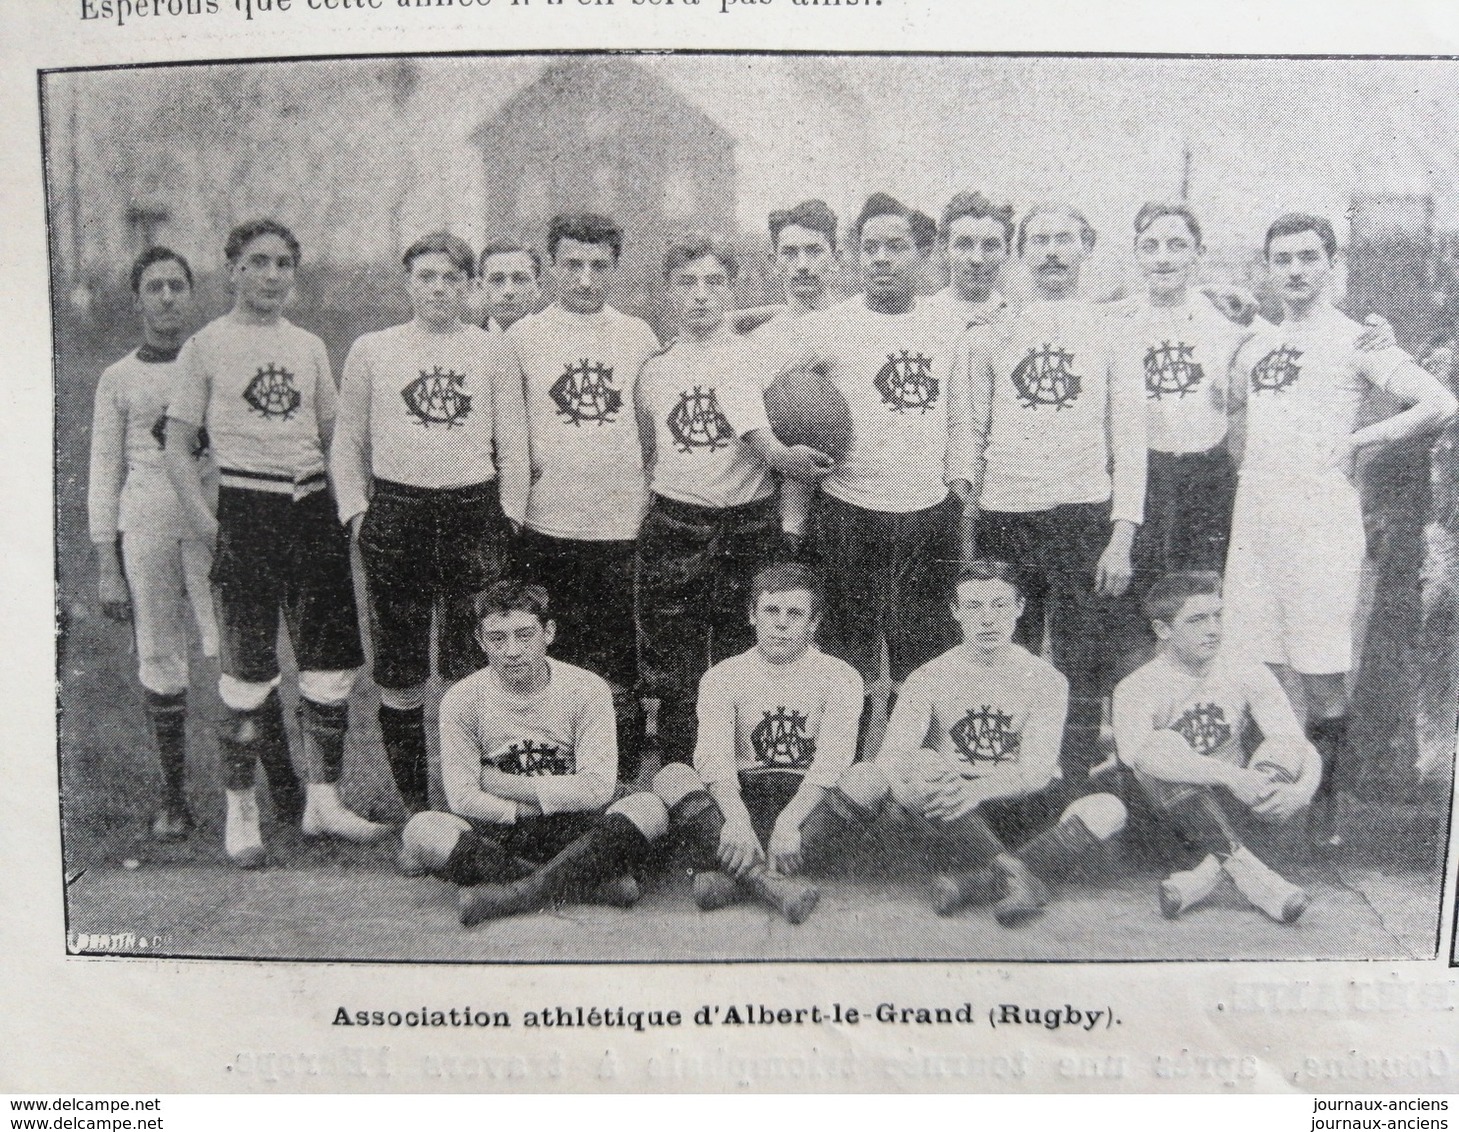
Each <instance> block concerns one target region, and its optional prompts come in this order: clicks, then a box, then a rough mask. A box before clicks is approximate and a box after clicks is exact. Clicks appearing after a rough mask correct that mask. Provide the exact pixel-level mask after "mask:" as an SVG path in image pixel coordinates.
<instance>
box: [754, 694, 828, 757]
mask: <svg viewBox="0 0 1459 1132" xmlns="http://www.w3.org/2000/svg"><path fill="white" fill-rule="evenodd" d="M805 732H806V717H805V713H804V712H799V711H786V710H785V708H783V707H777V708H776V709H775V710H774V711H773V712H771V711H767V712H765V718H764V719H762V720H761V721H760V722H759V723H757V724H755V730H753V731H751V732H750V746H752V747H754V748H755V761H756V762H758V763H759V764H760V765H761V766H768V767H775V768H776V769H778V770H804V769H805V768H806V767H808V766H810V765H811V759H813V758H814V757H815V754H816V741H815V739H813V738H811V737H810V736H809V735H807V734H806V733H805Z"/></svg>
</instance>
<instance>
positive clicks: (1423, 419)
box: [1349, 364, 1456, 449]
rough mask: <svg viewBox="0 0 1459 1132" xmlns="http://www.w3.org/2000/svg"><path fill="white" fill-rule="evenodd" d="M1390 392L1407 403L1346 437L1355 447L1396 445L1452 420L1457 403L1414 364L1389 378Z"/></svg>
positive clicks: (1422, 369)
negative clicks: (1389, 414)
mask: <svg viewBox="0 0 1459 1132" xmlns="http://www.w3.org/2000/svg"><path fill="white" fill-rule="evenodd" d="M1388 389H1389V392H1391V393H1393V394H1394V395H1395V396H1396V397H1398V398H1399V400H1401V401H1403V402H1404V403H1405V404H1407V405H1408V408H1406V409H1404V410H1403V412H1401V413H1398V414H1396V415H1395V416H1391V417H1389V418H1388V419H1387V420H1382V421H1378V422H1376V423H1374V424H1370V425H1368V426H1367V427H1366V428H1360V429H1358V431H1357V432H1355V433H1353V434H1352V436H1351V437H1350V438H1349V442H1350V443H1351V444H1352V446H1353V447H1354V448H1355V449H1358V448H1368V447H1372V446H1375V445H1389V444H1396V443H1397V442H1398V441H1400V440H1406V439H1408V438H1409V437H1410V436H1417V435H1418V434H1420V433H1423V432H1427V431H1429V430H1430V429H1437V428H1438V427H1439V426H1440V425H1443V424H1445V423H1446V422H1448V421H1449V420H1452V419H1453V417H1454V413H1455V408H1456V402H1455V399H1454V395H1453V394H1452V393H1450V392H1449V391H1448V390H1447V389H1445V388H1444V387H1443V385H1441V384H1440V383H1439V381H1438V379H1437V378H1436V377H1434V376H1433V374H1431V373H1429V372H1428V371H1427V370H1425V369H1424V368H1422V367H1421V366H1418V365H1415V364H1408V365H1404V366H1403V367H1402V368H1401V369H1400V370H1399V371H1398V372H1397V373H1395V374H1394V375H1393V377H1392V378H1391V379H1390V380H1389V384H1388Z"/></svg>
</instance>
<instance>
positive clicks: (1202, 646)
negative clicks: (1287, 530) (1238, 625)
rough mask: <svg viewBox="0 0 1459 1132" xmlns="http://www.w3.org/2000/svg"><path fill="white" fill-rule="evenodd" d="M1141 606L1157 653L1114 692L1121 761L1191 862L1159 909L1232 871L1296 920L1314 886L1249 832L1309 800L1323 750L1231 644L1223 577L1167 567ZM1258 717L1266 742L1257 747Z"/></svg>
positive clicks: (1270, 679) (1248, 893)
mask: <svg viewBox="0 0 1459 1132" xmlns="http://www.w3.org/2000/svg"><path fill="white" fill-rule="evenodd" d="M1144 607H1145V613H1146V615H1147V616H1148V617H1149V619H1150V624H1151V627H1152V628H1153V629H1154V631H1155V636H1156V637H1157V638H1158V640H1159V642H1160V646H1159V653H1158V654H1157V655H1156V657H1155V659H1153V660H1151V661H1150V662H1149V663H1148V664H1146V665H1145V666H1144V667H1143V668H1140V669H1139V670H1137V671H1136V672H1134V673H1132V674H1131V675H1129V676H1127V677H1126V678H1125V679H1124V680H1122V681H1121V682H1120V685H1119V687H1118V688H1117V689H1115V698H1114V728H1115V743H1116V747H1117V749H1118V751H1119V756H1120V759H1121V760H1122V761H1123V762H1124V763H1125V764H1126V765H1128V766H1130V767H1132V768H1133V769H1134V771H1135V775H1136V777H1137V778H1138V779H1139V780H1140V783H1141V785H1142V786H1143V787H1144V789H1145V791H1146V793H1147V794H1148V795H1149V796H1150V799H1151V801H1152V802H1153V803H1154V805H1155V809H1156V813H1157V814H1158V815H1160V816H1161V817H1162V818H1163V819H1164V820H1166V821H1167V822H1169V823H1170V825H1171V827H1172V828H1173V829H1174V830H1175V832H1176V833H1177V835H1178V836H1179V838H1180V840H1181V841H1182V843H1183V844H1184V845H1185V846H1186V848H1187V850H1188V851H1189V852H1190V856H1191V858H1192V860H1191V861H1188V862H1185V865H1186V866H1187V867H1185V868H1183V869H1182V870H1180V871H1177V872H1174V873H1172V874H1171V875H1170V876H1168V877H1167V878H1166V879H1165V881H1164V882H1163V883H1162V884H1161V886H1160V909H1161V911H1162V912H1163V913H1164V915H1165V916H1166V917H1167V918H1169V919H1175V918H1176V917H1177V916H1180V915H1181V914H1182V913H1183V912H1186V911H1188V910H1189V909H1190V908H1193V907H1194V906H1195V905H1197V904H1199V903H1200V902H1201V901H1203V900H1205V899H1206V898H1207V897H1208V896H1209V895H1210V894H1211V893H1212V892H1213V891H1215V888H1216V886H1217V885H1218V884H1219V883H1220V881H1221V878H1222V877H1223V876H1229V877H1230V878H1231V880H1232V881H1233V882H1234V883H1235V885H1236V887H1237V889H1238V890H1239V891H1240V892H1241V894H1242V895H1243V896H1245V897H1246V898H1247V899H1248V900H1249V901H1250V902H1251V903H1252V904H1253V905H1255V906H1256V907H1257V908H1259V909H1260V910H1261V911H1262V912H1264V913H1265V914H1266V915H1268V916H1269V917H1271V918H1272V919H1274V920H1276V921H1278V922H1280V923H1291V922H1292V921H1294V920H1296V919H1297V917H1299V916H1300V915H1301V914H1302V912H1303V911H1304V910H1305V909H1306V907H1307V903H1308V898H1307V894H1306V893H1304V892H1303V891H1302V890H1301V889H1299V888H1298V887H1297V886H1296V885H1294V884H1292V883H1291V882H1290V881H1287V880H1284V879H1283V878H1282V877H1280V876H1278V875H1277V874H1276V873H1275V872H1273V871H1272V870H1271V869H1270V868H1269V867H1268V866H1267V865H1266V864H1265V863H1264V862H1263V861H1262V860H1261V859H1260V858H1258V857H1257V856H1256V854H1254V853H1253V852H1252V851H1251V850H1250V849H1249V848H1247V846H1246V840H1247V839H1248V835H1247V834H1246V833H1245V832H1243V831H1244V830H1247V829H1254V827H1257V826H1261V825H1263V824H1265V825H1267V826H1280V825H1282V824H1285V823H1287V822H1289V821H1291V820H1292V819H1293V818H1294V817H1295V816H1296V815H1297V814H1299V813H1301V812H1302V811H1303V810H1304V809H1305V808H1306V806H1307V804H1308V802H1310V801H1311V799H1312V795H1313V793H1314V791H1316V789H1317V783H1318V779H1319V778H1320V776H1321V773H1322V771H1321V763H1320V760H1319V759H1318V757H1317V752H1316V751H1315V750H1313V748H1312V746H1311V744H1310V743H1308V742H1307V741H1306V740H1305V739H1304V738H1303V736H1302V728H1301V726H1300V725H1299V724H1298V723H1297V717H1296V716H1295V715H1293V713H1292V708H1291V705H1290V704H1289V703H1288V702H1287V698H1286V696H1284V695H1283V694H1282V689H1281V685H1280V684H1278V683H1277V680H1276V677H1275V676H1274V675H1272V673H1271V672H1270V671H1269V670H1268V669H1267V668H1266V667H1265V666H1264V665H1262V664H1261V663H1260V662H1259V661H1258V660H1256V659H1255V658H1252V659H1247V658H1243V657H1241V656H1239V654H1233V653H1232V652H1231V651H1230V650H1225V649H1222V647H1221V641H1222V635H1221V609H1222V606H1221V579H1220V576H1219V575H1217V574H1213V573H1174V574H1167V575H1165V576H1164V577H1163V578H1161V579H1160V580H1159V581H1158V582H1156V583H1155V585H1154V586H1153V587H1152V588H1151V590H1150V592H1149V593H1148V594H1147V595H1146V597H1145V601H1144ZM1253 722H1254V723H1255V724H1256V726H1257V727H1259V728H1260V729H1261V735H1262V742H1261V746H1259V747H1258V748H1257V749H1256V750H1255V751H1254V752H1253V753H1251V754H1250V755H1248V754H1247V752H1246V750H1245V748H1244V746H1243V744H1242V739H1243V736H1244V735H1245V733H1246V732H1247V730H1248V725H1249V724H1251V723H1253ZM1253 819H1254V821H1253ZM1192 866H1193V867H1192Z"/></svg>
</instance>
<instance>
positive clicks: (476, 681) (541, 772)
mask: <svg viewBox="0 0 1459 1132" xmlns="http://www.w3.org/2000/svg"><path fill="white" fill-rule="evenodd" d="M547 664H548V670H549V677H548V680H547V682H546V684H545V685H544V686H543V687H542V688H541V689H540V690H539V691H537V692H536V693H534V694H532V695H525V696H524V695H520V694H518V693H516V692H514V691H512V690H511V689H510V688H509V687H507V685H506V684H504V683H503V682H502V680H501V677H500V676H499V675H498V673H497V671H496V670H495V669H493V668H490V667H488V668H483V669H481V670H480V671H479V672H476V673H473V674H472V675H470V676H468V677H466V678H465V679H464V680H461V681H459V682H458V683H456V684H454V685H452V686H451V688H450V689H449V690H448V691H447V692H446V694H445V696H444V697H443V698H442V700H441V741H442V757H443V759H456V760H460V759H465V758H472V757H474V758H475V759H476V760H477V769H476V771H475V773H479V768H480V767H486V766H491V767H494V768H496V769H497V770H499V771H501V772H503V773H504V774H514V775H525V776H528V777H534V778H535V777H542V778H556V779H564V778H569V777H574V776H576V777H584V776H591V777H593V778H596V779H600V780H601V784H606V786H607V788H608V789H609V790H610V791H611V786H612V783H613V781H614V780H615V778H616V776H617V772H618V767H617V747H616V745H615V744H614V742H613V739H612V723H613V692H612V690H611V689H610V688H609V687H608V684H607V682H606V681H604V680H603V678H602V677H601V676H598V675H596V674H594V673H592V672H589V671H587V670H586V669H583V668H578V667H576V666H575V665H571V664H565V663H563V662H562V661H559V660H551V659H549V660H548V662H547ZM600 733H601V734H600ZM442 773H443V776H445V774H446V770H445V768H444V766H443V771H442ZM543 785H544V786H547V785H550V784H543ZM541 793H542V790H541V789H539V794H541ZM556 793H558V794H562V795H563V797H564V798H565V799H566V798H571V797H572V796H574V795H575V794H577V793H579V791H578V790H577V789H575V788H574V787H572V786H570V785H568V784H566V783H564V784H563V785H562V788H560V789H559V790H557V791H556ZM589 793H591V791H589ZM546 797H547V796H545V795H544V799H546ZM543 808H544V809H569V808H585V807H577V806H567V805H559V806H550V805H544V807H543Z"/></svg>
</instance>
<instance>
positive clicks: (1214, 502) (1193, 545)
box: [1135, 443, 1236, 593]
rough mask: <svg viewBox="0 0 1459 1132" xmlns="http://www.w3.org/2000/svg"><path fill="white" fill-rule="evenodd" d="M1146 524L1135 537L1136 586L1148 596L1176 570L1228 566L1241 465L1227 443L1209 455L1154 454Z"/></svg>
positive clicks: (1146, 504)
mask: <svg viewBox="0 0 1459 1132" xmlns="http://www.w3.org/2000/svg"><path fill="white" fill-rule="evenodd" d="M1147 468H1148V471H1147V474H1146V487H1145V522H1144V524H1143V525H1142V526H1141V527H1140V530H1139V533H1138V534H1137V535H1136V536H1135V569H1136V571H1137V572H1138V573H1137V576H1136V580H1135V585H1136V587H1137V588H1139V590H1140V592H1141V593H1144V592H1148V591H1149V588H1150V586H1151V585H1153V584H1154V582H1155V580H1156V579H1157V578H1158V577H1160V575H1161V574H1166V573H1169V572H1171V571H1173V570H1215V571H1217V572H1218V573H1219V572H1220V571H1222V570H1224V569H1225V568H1226V546H1227V544H1228V543H1229V542H1230V539H1231V512H1232V508H1233V507H1234V505H1235V502H1236V466H1235V464H1233V463H1232V461H1231V454H1230V453H1229V452H1228V451H1227V450H1226V445H1225V444H1224V443H1223V444H1219V445H1217V446H1216V447H1215V448H1212V449H1210V450H1209V451H1207V452H1184V453H1173V452H1155V451H1151V452H1150V454H1149V462H1148V465H1147Z"/></svg>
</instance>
